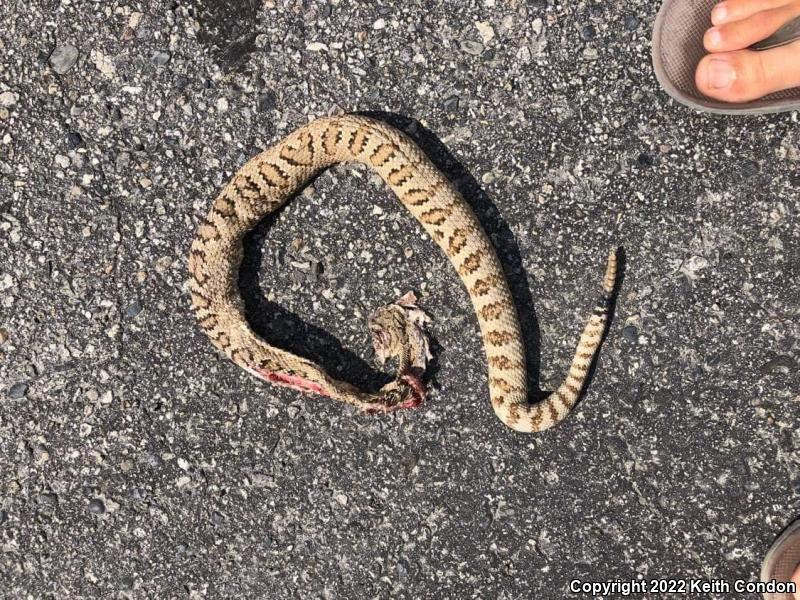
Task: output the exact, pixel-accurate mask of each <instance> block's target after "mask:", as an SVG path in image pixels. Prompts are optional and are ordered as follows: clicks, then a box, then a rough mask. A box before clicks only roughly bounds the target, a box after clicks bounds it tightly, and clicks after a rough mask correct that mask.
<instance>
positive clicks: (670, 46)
mask: <svg viewBox="0 0 800 600" xmlns="http://www.w3.org/2000/svg"><path fill="white" fill-rule="evenodd" d="M718 1H719V0H664V3H663V4H662V5H661V10H659V11H658V17H656V23H655V26H654V27H653V44H652V47H653V67H654V68H655V71H656V77H657V78H658V82H659V83H660V84H661V86H662V87H663V88H664V90H665V91H666V92H667V93H668V94H669V95H670V96H672V97H673V98H675V100H677V101H678V102H681V103H682V104H685V105H686V106H689V107H691V108H694V109H696V110H699V111H703V112H711V113H720V114H738V115H743V114H744V115H746V114H762V113H771V112H783V111H790V110H800V88H793V89H790V90H784V91H782V92H776V93H774V94H769V95H767V96H764V97H763V98H759V99H758V100H753V101H751V102H744V103H742V104H732V103H728V102H722V101H720V100H714V99H713V98H709V97H708V96H705V95H704V94H702V93H701V92H700V91H699V90H698V89H697V86H696V85H695V83H694V72H695V69H696V68H697V64H698V63H699V62H700V59H701V58H703V56H705V55H706V54H708V52H707V51H706V49H705V48H704V47H703V34H705V31H706V29H708V28H709V27H710V26H711V19H710V16H711V9H712V8H714V5H716V4H717V2H718ZM797 39H800V17H798V18H796V19H794V20H793V21H789V22H788V23H786V24H785V25H784V26H783V27H781V28H780V29H779V30H778V31H777V32H775V33H774V34H773V35H771V36H770V37H768V38H767V39H765V40H763V41H761V42H759V43H758V44H754V45H753V46H752V48H753V49H755V50H767V49H769V48H776V47H778V46H782V45H784V44H789V43H791V42H793V41H795V40H797Z"/></svg>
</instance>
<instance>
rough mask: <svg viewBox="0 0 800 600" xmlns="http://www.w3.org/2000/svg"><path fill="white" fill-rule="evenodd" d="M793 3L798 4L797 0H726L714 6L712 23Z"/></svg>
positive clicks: (727, 21) (736, 19) (728, 20)
mask: <svg viewBox="0 0 800 600" xmlns="http://www.w3.org/2000/svg"><path fill="white" fill-rule="evenodd" d="M793 3H794V4H797V0H725V1H724V2H720V3H719V4H717V5H716V6H714V8H713V10H712V11H711V23H713V24H714V25H722V24H723V23H731V22H733V21H741V20H742V19H746V18H748V17H751V16H753V15H754V14H756V13H759V12H763V11H765V10H772V9H775V8H780V7H782V6H786V5H789V4H793Z"/></svg>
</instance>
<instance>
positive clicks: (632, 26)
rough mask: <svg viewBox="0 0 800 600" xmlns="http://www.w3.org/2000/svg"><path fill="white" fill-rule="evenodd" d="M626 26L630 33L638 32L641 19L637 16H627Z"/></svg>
mask: <svg viewBox="0 0 800 600" xmlns="http://www.w3.org/2000/svg"><path fill="white" fill-rule="evenodd" d="M624 25H625V29H627V30H628V31H636V29H638V27H639V18H638V17H637V16H636V15H625V20H624Z"/></svg>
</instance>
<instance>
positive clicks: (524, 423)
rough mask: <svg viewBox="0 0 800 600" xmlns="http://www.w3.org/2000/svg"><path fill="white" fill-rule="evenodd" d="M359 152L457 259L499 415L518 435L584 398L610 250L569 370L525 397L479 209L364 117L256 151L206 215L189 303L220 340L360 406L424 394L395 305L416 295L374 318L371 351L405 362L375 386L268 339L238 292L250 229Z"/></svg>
mask: <svg viewBox="0 0 800 600" xmlns="http://www.w3.org/2000/svg"><path fill="white" fill-rule="evenodd" d="M352 161H355V162H360V163H363V164H366V165H368V166H369V167H371V168H372V169H373V170H374V171H375V172H377V173H378V175H380V177H381V178H382V179H383V180H384V181H385V182H386V183H387V184H388V185H389V187H390V188H391V189H392V190H393V191H394V192H395V194H397V196H398V198H399V199H400V200H401V202H402V203H403V204H404V205H405V207H406V208H407V209H408V210H409V211H410V212H411V214H412V215H414V217H415V218H416V219H417V220H418V221H419V222H420V223H421V225H422V227H423V228H424V229H425V231H427V233H428V234H429V235H430V236H431V237H432V238H433V239H434V240H435V241H436V243H437V244H438V246H439V247H440V248H441V249H442V250H443V251H444V253H445V254H446V255H447V257H448V258H449V259H450V261H451V262H452V264H453V266H454V267H455V268H456V270H457V272H458V275H459V277H460V278H461V281H462V282H463V284H464V286H465V287H466V289H467V291H468V292H469V296H470V299H471V300H472V304H473V306H474V308H475V312H476V314H477V317H478V323H479V325H480V331H481V337H482V340H483V343H484V346H485V351H486V356H487V362H488V369H489V372H488V382H489V396H490V399H491V405H492V407H493V409H494V411H495V413H496V415H497V416H498V417H499V419H500V420H501V421H502V422H503V423H505V424H506V425H508V426H509V427H511V428H512V429H514V430H516V431H523V432H534V431H542V430H544V429H547V428H549V427H551V426H553V425H555V424H556V423H558V422H559V421H561V420H562V419H564V417H565V416H566V415H567V414H568V413H569V411H570V410H571V409H572V407H573V406H574V405H575V403H576V401H577V399H578V396H579V395H580V392H581V389H582V387H583V385H584V382H585V380H586V375H587V372H588V370H589V367H590V365H591V363H592V360H593V359H594V356H595V353H596V352H597V349H598V347H599V346H600V343H601V340H602V337H603V334H604V330H605V325H606V320H607V313H608V307H609V302H610V298H611V294H612V291H613V288H614V285H615V279H616V270H617V269H616V267H617V259H616V252H615V251H614V252H612V253H611V254H610V255H609V258H608V262H607V267H606V272H605V278H604V280H603V284H602V293H601V296H600V300H599V302H598V304H597V305H596V307H595V309H594V311H593V313H592V315H591V317H590V318H589V321H588V323H587V325H586V327H585V329H584V331H583V334H582V335H581V337H580V340H579V342H578V348H577V351H576V353H575V357H574V359H573V361H572V365H571V366H570V369H569V373H568V375H567V377H566V379H565V380H564V381H563V383H561V385H560V386H559V387H558V388H557V389H556V390H555V391H554V392H552V393H551V394H550V395H549V396H547V397H546V398H545V399H543V400H541V401H539V402H536V403H533V404H531V403H529V402H528V398H527V395H528V391H527V383H526V365H525V354H524V348H523V341H522V335H521V332H520V326H519V322H518V318H517V311H516V308H515V306H514V304H513V302H512V298H511V294H510V291H509V287H508V283H507V281H506V278H505V276H504V274H503V270H502V267H501V265H500V262H499V260H498V258H497V255H496V253H495V250H494V248H493V246H492V244H491V242H490V241H489V239H488V237H487V236H486V234H485V233H484V231H483V229H482V227H481V225H480V223H479V222H478V219H477V217H476V216H475V214H474V212H473V211H472V209H471V208H470V207H469V205H468V204H467V203H466V202H465V200H464V199H463V197H462V196H461V194H460V193H459V192H458V191H457V190H456V188H455V187H454V186H453V184H452V183H451V182H450V181H449V180H448V179H447V178H446V177H445V176H444V175H443V174H442V173H441V172H440V171H439V170H438V169H437V168H436V167H435V166H434V165H433V163H432V162H431V161H430V160H429V159H428V158H427V156H426V155H425V154H424V153H423V152H422V151H421V150H420V149H419V148H418V147H417V145H416V144H415V143H414V142H413V141H412V140H411V139H410V138H408V137H407V136H406V135H405V134H403V133H401V132H400V131H398V130H397V129H395V128H393V127H391V126H389V125H387V124H386V123H384V122H382V121H377V120H374V119H371V118H368V117H363V116H356V115H345V116H336V117H328V118H321V119H318V120H316V121H312V122H311V123H309V124H307V125H305V126H304V127H301V128H300V129H298V130H296V131H294V132H293V133H291V134H290V135H288V136H287V137H286V138H284V139H283V140H282V141H280V142H278V143H277V144H275V145H274V146H272V147H271V148H268V149H267V150H265V151H263V152H261V153H260V154H258V155H257V156H255V157H254V158H252V159H251V160H250V161H249V162H247V163H246V164H245V165H244V166H243V167H242V168H241V169H240V170H239V171H238V172H237V173H236V174H235V176H234V177H233V179H232V180H231V181H230V182H229V183H228V184H227V185H226V186H225V187H224V188H223V189H222V191H221V192H220V194H219V196H218V197H217V198H216V200H215V201H214V203H213V206H212V207H211V210H210V212H209V213H208V215H207V216H206V217H205V219H204V220H203V221H202V223H201V224H200V226H199V228H198V231H197V235H196V237H195V238H194V241H193V243H192V247H191V251H190V255H189V271H190V274H191V282H190V289H191V297H192V306H193V308H194V310H195V312H196V315H197V317H198V319H199V322H200V326H201V327H202V329H203V331H205V333H206V334H208V336H209V338H210V339H211V341H212V343H213V344H214V346H216V347H217V348H218V349H220V350H221V351H222V352H224V353H225V354H226V355H227V356H228V357H229V358H230V359H231V360H233V361H234V362H235V363H236V364H237V365H239V366H240V367H242V368H244V369H245V370H247V371H248V372H249V373H251V374H253V375H255V376H256V377H259V378H260V379H263V380H266V381H268V382H271V383H273V384H277V385H282V386H287V387H291V388H295V389H298V390H301V391H303V392H306V393H312V394H317V395H322V396H328V397H330V398H334V399H337V400H341V401H343V402H347V403H349V404H352V405H354V406H356V407H358V408H360V409H362V410H365V411H370V412H388V411H391V410H395V409H398V408H410V407H414V406H417V405H419V404H420V403H421V402H422V400H423V398H424V395H425V390H424V387H423V385H422V383H421V379H420V377H419V373H418V369H415V368H413V363H414V359H413V358H412V357H411V356H410V353H412V349H411V348H412V346H413V344H412V342H413V340H410V339H409V338H410V335H411V334H410V333H409V331H410V330H411V328H410V327H409V323H408V319H404V318H403V316H402V314H401V313H402V310H401V309H400V308H398V307H400V306H403V307H406V308H409V307H410V309H412V310H413V309H415V308H416V307H415V306H414V305H413V297H412V301H409V300H408V298H406V303H405V304H403V302H400V303H398V304H395V305H392V307H390V308H389V309H386V310H384V311H383V314H376V316H375V317H374V318H373V319H372V320H371V321H370V329H371V330H372V333H373V336H374V337H375V345H376V349H378V348H379V346H380V350H381V353H382V354H384V355H388V356H394V357H396V358H398V359H399V364H400V367H399V369H398V374H397V377H396V378H395V379H394V380H393V381H392V382H391V383H389V384H388V385H386V386H384V387H382V388H381V389H380V390H378V391H377V392H372V393H370V392H365V391H362V390H359V389H357V388H356V387H355V386H353V385H351V384H349V383H346V382H343V381H338V380H336V379H334V378H333V377H331V376H330V375H328V373H326V372H325V370H323V369H322V367H320V366H319V365H317V364H315V363H314V362H312V361H310V360H308V359H305V358H302V357H300V356H296V355H294V354H291V353H289V352H286V351H284V350H281V349H280V348H276V347H274V346H271V345H270V344H269V343H267V342H266V341H265V340H263V339H261V338H260V337H259V336H258V335H256V333H254V332H253V331H252V329H251V328H250V326H249V325H248V323H247V320H246V319H245V314H244V307H243V303H242V300H241V297H240V293H239V289H238V273H239V266H240V263H241V260H242V254H243V246H242V238H243V236H244V235H245V234H246V233H247V232H248V231H249V230H250V229H252V228H253V227H254V226H255V224H256V223H257V222H258V221H259V220H260V219H262V218H263V217H264V216H265V215H266V214H268V213H270V212H272V211H275V210H277V209H278V208H279V207H280V206H281V205H283V204H284V203H285V202H286V201H287V200H289V199H290V198H292V197H293V196H294V195H295V194H296V193H297V192H298V190H299V189H301V188H302V187H303V186H304V185H305V184H306V183H307V182H308V181H309V180H310V179H311V178H312V177H314V176H315V175H316V174H318V173H319V172H320V171H321V170H322V169H325V168H326V167H329V166H331V165H334V164H337V163H344V162H352ZM392 308H394V309H396V310H391V309H392ZM417 350H419V349H418V348H417ZM425 351H427V349H425Z"/></svg>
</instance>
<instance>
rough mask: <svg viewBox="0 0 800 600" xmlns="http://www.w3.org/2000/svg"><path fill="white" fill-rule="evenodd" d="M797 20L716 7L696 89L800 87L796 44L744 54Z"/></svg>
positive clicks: (732, 95) (754, 0)
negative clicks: (706, 52) (754, 45)
mask: <svg viewBox="0 0 800 600" xmlns="http://www.w3.org/2000/svg"><path fill="white" fill-rule="evenodd" d="M798 18H800V0H725V1H724V2H720V3H719V4H717V5H716V6H715V7H714V9H713V10H712V11H711V23H712V25H713V27H711V28H710V29H708V30H707V31H706V33H705V36H704V38H703V45H704V46H705V48H706V50H707V51H708V52H709V53H710V54H708V55H706V56H705V57H703V59H702V60H701V61H700V63H699V64H698V65H697V70H696V71H695V83H696V84H697V88H698V89H699V90H700V91H701V92H702V93H703V94H705V95H707V96H709V97H711V98H715V99H717V100H722V101H723V102H733V103H737V102H748V101H751V100H755V99H757V98H761V97H762V96H765V95H767V94H771V93H773V92H778V91H781V90H786V89H790V88H794V87H800V39H798V40H795V41H793V42H791V43H788V44H785V45H782V46H777V47H774V48H770V49H768V50H761V51H757V50H751V49H749V47H750V46H752V45H753V44H756V43H758V42H761V41H762V40H765V39H766V38H768V37H769V36H771V35H773V34H774V33H776V32H777V31H778V30H780V29H781V28H782V27H785V26H786V25H787V24H789V23H792V22H793V21H794V20H795V19H798ZM794 25H797V23H792V27H794ZM798 27H800V26H798ZM798 600H800V599H798Z"/></svg>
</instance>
